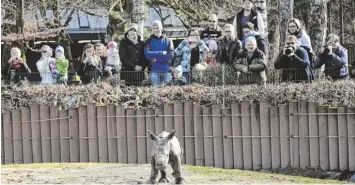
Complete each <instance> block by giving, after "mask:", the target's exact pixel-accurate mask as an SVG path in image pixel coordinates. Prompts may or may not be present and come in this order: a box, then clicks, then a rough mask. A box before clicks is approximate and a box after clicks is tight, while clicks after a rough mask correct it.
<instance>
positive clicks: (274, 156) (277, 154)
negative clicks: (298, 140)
mask: <svg viewBox="0 0 355 185" xmlns="http://www.w3.org/2000/svg"><path fill="white" fill-rule="evenodd" d="M282 124H284V123H282ZM270 127H271V137H272V138H271V149H272V150H271V162H272V165H271V166H272V168H273V169H276V168H278V167H280V166H281V149H280V122H279V116H278V109H277V107H270Z"/></svg>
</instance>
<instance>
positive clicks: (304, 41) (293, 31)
mask: <svg viewBox="0 0 355 185" xmlns="http://www.w3.org/2000/svg"><path fill="white" fill-rule="evenodd" d="M287 25H288V28H287V30H288V33H289V34H290V35H294V36H296V37H297V39H298V43H299V46H303V47H306V48H308V49H309V51H310V52H313V49H312V44H311V39H310V38H309V36H308V34H307V32H306V31H305V30H304V28H303V27H302V25H301V22H300V21H299V20H298V19H296V18H293V19H290V20H289V22H288V24H287Z"/></svg>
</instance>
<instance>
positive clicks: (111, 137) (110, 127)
mask: <svg viewBox="0 0 355 185" xmlns="http://www.w3.org/2000/svg"><path fill="white" fill-rule="evenodd" d="M106 115H107V135H108V141H107V142H108V162H110V163H117V162H118V156H117V126H116V118H115V117H114V116H115V115H116V110H115V105H112V104H109V105H107V107H106Z"/></svg>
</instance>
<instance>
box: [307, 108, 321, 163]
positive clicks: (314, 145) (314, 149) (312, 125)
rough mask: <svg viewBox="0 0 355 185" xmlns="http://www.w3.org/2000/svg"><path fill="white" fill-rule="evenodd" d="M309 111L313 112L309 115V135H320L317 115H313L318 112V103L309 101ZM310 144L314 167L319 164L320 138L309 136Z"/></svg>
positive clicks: (311, 159)
mask: <svg viewBox="0 0 355 185" xmlns="http://www.w3.org/2000/svg"><path fill="white" fill-rule="evenodd" d="M308 112H309V113H310V114H311V115H310V116H308V121H309V135H311V136H319V130H318V128H319V127H318V120H317V115H312V114H315V113H317V104H316V103H312V102H310V103H308ZM309 144H310V153H311V154H310V164H311V166H312V167H317V166H319V138H318V137H311V138H309Z"/></svg>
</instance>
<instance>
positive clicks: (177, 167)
mask: <svg viewBox="0 0 355 185" xmlns="http://www.w3.org/2000/svg"><path fill="white" fill-rule="evenodd" d="M171 166H172V167H173V170H174V172H173V176H174V177H175V184H185V183H186V181H185V179H184V178H183V177H182V170H181V156H174V157H173V164H172V165H171Z"/></svg>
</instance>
